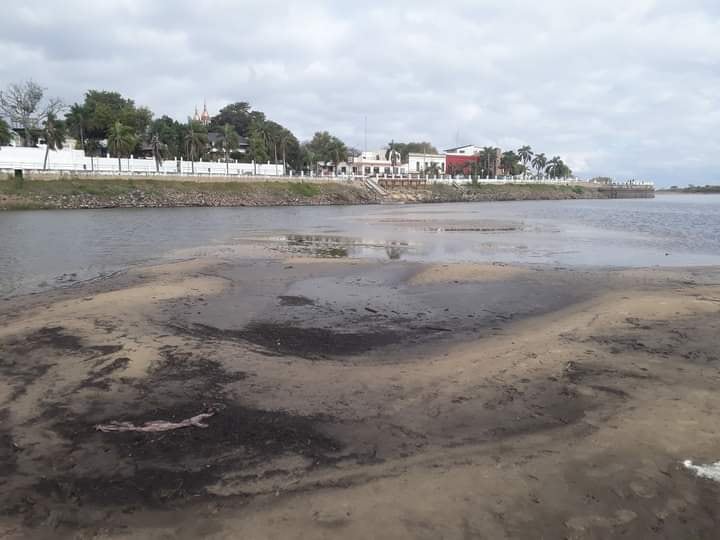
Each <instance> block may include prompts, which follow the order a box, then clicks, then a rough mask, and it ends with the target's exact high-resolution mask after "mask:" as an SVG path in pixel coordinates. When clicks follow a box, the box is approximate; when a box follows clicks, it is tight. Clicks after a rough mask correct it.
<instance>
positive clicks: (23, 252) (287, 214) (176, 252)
mask: <svg viewBox="0 0 720 540" xmlns="http://www.w3.org/2000/svg"><path fill="white" fill-rule="evenodd" d="M249 241H253V242H259V243H261V245H264V246H266V247H267V249H268V250H269V252H280V253H290V254H300V255H309V256H319V257H372V258H378V259H391V260H398V259H399V260H413V261H435V262H441V261H448V262H452V261H500V262H508V263H535V264H549V265H555V266H576V265H590V266H622V267H633V266H634V267H642V266H697V265H716V264H720V195H659V196H658V197H657V198H656V199H638V200H602V201H591V200H579V201H524V202H497V203H463V204H458V203H455V204H433V205H381V206H352V207H347V206H345V207H291V208H183V209H180V208H178V209H116V210H57V211H54V210H52V211H22V212H5V213H0V296H10V295H14V294H19V293H22V292H28V291H35V290H42V289H44V288H48V287H53V286H59V285H66V284H69V283H73V282H75V281H77V280H83V279H88V278H92V277H95V276H99V275H103V274H107V273H110V272H113V271H116V270H120V269H123V268H127V267H128V266H131V265H136V264H140V263H144V262H150V261H164V260H173V259H177V258H185V257H193V256H200V255H203V254H206V253H212V252H222V253H224V254H226V255H229V256H231V255H232V254H233V246H238V245H242V244H246V243H247V242H249ZM221 248H222V251H220V250H221ZM238 253H241V251H238Z"/></svg>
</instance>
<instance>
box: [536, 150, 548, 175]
mask: <svg viewBox="0 0 720 540" xmlns="http://www.w3.org/2000/svg"><path fill="white" fill-rule="evenodd" d="M546 165H547V157H545V154H535V157H534V158H533V160H532V166H533V167H535V170H536V171H537V173H538V176H542V172H543V171H544V170H545V166H546Z"/></svg>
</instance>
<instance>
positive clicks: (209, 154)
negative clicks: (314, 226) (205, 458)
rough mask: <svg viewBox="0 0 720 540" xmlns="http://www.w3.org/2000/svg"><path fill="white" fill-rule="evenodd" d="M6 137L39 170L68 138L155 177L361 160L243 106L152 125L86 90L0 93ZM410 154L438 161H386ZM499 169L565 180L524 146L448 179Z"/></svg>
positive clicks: (130, 108) (553, 164)
mask: <svg viewBox="0 0 720 540" xmlns="http://www.w3.org/2000/svg"><path fill="white" fill-rule="evenodd" d="M3 116H4V117H5V118H7V119H8V120H9V121H10V123H11V126H12V129H11V126H10V125H8V123H7V122H6V121H5V120H4V119H3V118H2V117H3ZM13 130H14V131H16V132H18V133H19V134H20V136H21V139H22V144H23V145H24V146H35V145H36V144H37V143H38V141H39V140H40V139H43V140H44V141H45V143H46V144H47V149H46V153H45V164H44V166H45V167H46V166H47V156H48V153H49V151H50V150H60V149H62V148H63V146H64V145H65V141H66V139H67V138H70V137H72V138H73V139H75V141H76V148H77V149H79V150H84V151H85V152H86V153H87V154H88V155H91V156H92V155H94V156H101V155H103V154H105V153H109V154H110V155H112V156H113V157H116V158H117V159H118V166H119V167H120V168H122V165H121V158H123V157H129V156H131V155H135V156H140V155H151V156H152V157H153V158H154V159H155V162H156V166H157V168H158V170H159V167H160V164H161V163H162V161H163V160H170V159H183V160H186V161H190V162H192V163H193V169H194V162H195V161H199V160H213V161H224V162H225V163H226V164H227V163H229V162H230V161H231V160H236V161H241V162H251V161H255V162H256V163H265V162H268V161H273V162H274V163H282V164H283V165H284V166H285V167H286V170H288V169H291V170H296V171H297V170H308V171H312V170H314V169H315V167H316V165H317V163H318V162H322V163H334V164H337V163H339V162H343V161H347V160H348V158H349V157H356V156H358V155H360V152H359V151H358V150H357V149H354V148H351V147H348V146H347V145H346V144H345V143H344V142H343V141H342V140H340V139H339V138H338V137H335V136H334V135H331V134H330V133H328V132H327V131H320V132H317V133H315V135H314V136H313V138H312V139H311V140H309V141H306V142H303V143H300V141H298V139H297V137H295V135H294V134H293V133H292V132H291V131H290V130H289V129H287V128H286V127H284V126H282V125H281V124H279V123H277V122H275V121H273V120H270V119H269V118H267V117H266V115H265V113H263V112H262V111H259V110H253V108H252V107H251V105H250V104H249V103H248V102H245V101H238V102H235V103H231V104H229V105H226V106H225V107H223V108H222V109H220V111H219V112H218V113H217V114H216V115H215V116H212V117H211V118H210V122H209V125H204V124H202V123H201V122H197V121H195V120H193V119H192V118H189V117H188V119H187V121H185V122H180V121H178V120H175V119H173V118H171V117H169V116H167V115H163V116H161V117H159V118H155V116H154V114H153V112H152V111H151V110H150V109H149V108H148V107H144V106H138V105H136V104H135V102H134V101H133V100H132V99H129V98H126V97H124V96H122V95H121V94H120V93H119V92H114V91H107V90H88V91H87V92H86V93H85V95H84V99H83V101H82V102H77V103H73V104H72V105H69V106H66V105H65V104H63V103H62V101H61V100H60V99H57V98H53V97H48V96H47V95H46V89H45V88H43V87H42V86H40V85H38V84H37V83H35V82H33V81H27V82H24V83H18V84H11V85H9V86H8V87H7V88H6V89H5V90H2V91H0V144H9V143H10V141H11V139H12V137H13ZM241 138H243V139H244V140H245V144H243V145H241V144H240V143H241ZM410 153H428V154H437V149H436V148H435V147H434V146H433V145H432V144H430V143H428V142H408V143H401V142H395V141H391V142H390V143H389V144H388V145H387V149H386V152H385V158H386V159H390V160H392V161H393V163H395V162H396V161H399V162H406V161H407V157H408V154H410ZM498 165H499V166H500V167H502V169H503V170H504V171H505V173H506V174H509V175H513V176H517V175H521V174H522V175H526V174H527V173H528V172H532V171H535V172H536V173H537V174H538V175H543V174H545V175H548V176H553V177H567V176H570V175H571V174H572V171H571V170H570V168H569V167H568V166H567V165H566V164H565V163H564V162H563V160H562V159H561V158H560V157H559V156H556V157H553V158H552V159H548V158H547V157H546V156H545V154H541V153H538V154H536V153H534V152H533V150H532V149H531V147H530V146H523V147H522V148H519V149H518V150H517V151H513V150H510V151H507V152H503V153H500V150H499V149H498V148H494V147H485V148H483V149H482V151H481V152H480V153H479V154H478V155H477V156H476V159H475V161H473V162H471V163H469V164H465V165H463V166H461V167H459V168H457V170H448V171H447V172H448V173H450V174H470V175H471V176H472V177H473V178H477V177H484V176H497V174H498Z"/></svg>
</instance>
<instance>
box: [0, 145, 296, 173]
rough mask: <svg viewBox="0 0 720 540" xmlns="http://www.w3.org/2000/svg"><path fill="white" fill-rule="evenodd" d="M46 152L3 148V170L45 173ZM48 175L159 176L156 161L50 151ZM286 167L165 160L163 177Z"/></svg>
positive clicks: (280, 170)
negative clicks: (73, 173)
mask: <svg viewBox="0 0 720 540" xmlns="http://www.w3.org/2000/svg"><path fill="white" fill-rule="evenodd" d="M44 161H45V148H42V147H36V148H22V147H15V146H0V170H13V169H24V170H31V171H39V170H43V163H44ZM47 170H48V171H76V172H95V173H98V174H118V173H126V174H157V173H158V171H157V169H156V165H155V160H154V159H152V158H150V159H146V158H132V157H130V158H121V159H120V160H119V162H118V159H117V158H111V157H92V156H86V155H85V152H83V151H81V150H71V149H64V150H60V151H50V152H49V154H48V161H47ZM283 172H284V171H283V166H282V164H273V163H254V162H253V163H228V164H227V165H226V164H225V163H218V162H216V161H195V162H190V161H184V160H177V161H176V160H165V161H163V162H162V165H160V170H159V173H160V174H172V175H178V174H180V175H186V174H196V175H209V176H226V175H230V176H243V175H259V176H282V175H283Z"/></svg>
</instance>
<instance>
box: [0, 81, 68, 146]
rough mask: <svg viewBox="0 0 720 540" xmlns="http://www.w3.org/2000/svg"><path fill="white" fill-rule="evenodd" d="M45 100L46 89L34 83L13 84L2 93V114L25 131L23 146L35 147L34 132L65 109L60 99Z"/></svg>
mask: <svg viewBox="0 0 720 540" xmlns="http://www.w3.org/2000/svg"><path fill="white" fill-rule="evenodd" d="M44 98H45V89H44V88H43V87H42V86H40V85H39V84H37V83H34V82H33V81H26V82H24V83H18V84H11V85H9V86H8V87H7V88H6V89H5V90H3V91H0V113H2V114H3V115H4V116H6V117H7V118H8V119H9V120H10V122H11V123H12V124H15V125H16V126H19V127H20V128H22V130H23V144H24V145H25V146H33V143H34V138H33V132H37V130H38V129H40V127H41V126H43V125H44V123H45V121H46V120H47V118H48V116H49V115H53V116H55V117H57V115H58V113H60V112H61V111H62V109H63V104H62V101H60V99H58V98H50V99H44Z"/></svg>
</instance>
